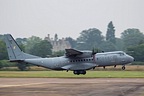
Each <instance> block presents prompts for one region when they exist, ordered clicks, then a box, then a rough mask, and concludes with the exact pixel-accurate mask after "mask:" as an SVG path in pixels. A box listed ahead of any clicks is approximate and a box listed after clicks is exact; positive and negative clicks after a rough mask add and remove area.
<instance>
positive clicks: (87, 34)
mask: <svg viewBox="0 0 144 96" xmlns="http://www.w3.org/2000/svg"><path fill="white" fill-rule="evenodd" d="M80 34H81V35H80V36H79V37H78V38H77V43H78V44H77V48H78V49H83V50H84V49H85V50H92V49H93V48H96V47H98V46H99V45H100V44H101V43H102V42H103V41H104V37H103V36H102V32H101V31H100V30H98V29H96V28H91V29H88V30H84V31H82V32H81V33H80Z"/></svg>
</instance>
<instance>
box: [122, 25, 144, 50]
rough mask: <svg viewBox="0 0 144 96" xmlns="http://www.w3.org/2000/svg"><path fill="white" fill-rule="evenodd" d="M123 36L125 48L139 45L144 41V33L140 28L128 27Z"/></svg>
mask: <svg viewBox="0 0 144 96" xmlns="http://www.w3.org/2000/svg"><path fill="white" fill-rule="evenodd" d="M121 38H122V39H123V42H124V47H125V49H126V48H128V47H132V46H137V45H139V44H141V43H142V42H143V41H144V35H143V33H142V32H140V30H139V29H134V28H133V29H127V30H125V31H124V32H122V33H121Z"/></svg>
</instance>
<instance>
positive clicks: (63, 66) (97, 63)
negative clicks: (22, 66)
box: [4, 34, 134, 75]
mask: <svg viewBox="0 0 144 96" xmlns="http://www.w3.org/2000/svg"><path fill="white" fill-rule="evenodd" d="M4 36H5V43H6V46H7V51H8V56H9V59H10V61H11V62H26V63H30V64H34V65H37V66H42V67H46V68H49V69H53V70H67V71H69V70H71V71H73V73H74V74H76V75H79V74H86V70H89V69H94V68H95V67H104V68H105V66H115V67H116V65H122V69H123V70H124V69H125V65H126V64H128V63H131V62H132V61H133V60H134V58H133V57H132V56H130V55H128V54H126V53H124V52H123V51H113V52H104V53H95V52H93V51H79V50H75V49H65V51H66V53H65V55H64V56H61V57H54V58H42V57H39V56H34V55H30V54H27V53H24V52H23V51H22V50H21V49H20V48H19V46H18V44H17V43H16V41H15V40H14V39H13V37H12V36H11V35H10V34H5V35H4Z"/></svg>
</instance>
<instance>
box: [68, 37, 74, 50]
mask: <svg viewBox="0 0 144 96" xmlns="http://www.w3.org/2000/svg"><path fill="white" fill-rule="evenodd" d="M66 41H68V42H69V43H70V45H71V47H72V48H75V47H76V40H74V39H73V38H71V37H67V38H66Z"/></svg>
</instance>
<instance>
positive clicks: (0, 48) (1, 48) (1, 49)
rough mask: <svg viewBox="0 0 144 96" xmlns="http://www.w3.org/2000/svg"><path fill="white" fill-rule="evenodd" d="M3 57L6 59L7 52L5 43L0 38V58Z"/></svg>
mask: <svg viewBox="0 0 144 96" xmlns="http://www.w3.org/2000/svg"><path fill="white" fill-rule="evenodd" d="M3 59H8V54H7V50H6V45H5V43H4V42H3V41H2V40H0V60H3Z"/></svg>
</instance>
